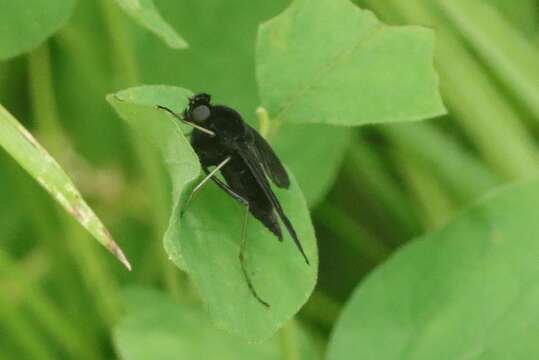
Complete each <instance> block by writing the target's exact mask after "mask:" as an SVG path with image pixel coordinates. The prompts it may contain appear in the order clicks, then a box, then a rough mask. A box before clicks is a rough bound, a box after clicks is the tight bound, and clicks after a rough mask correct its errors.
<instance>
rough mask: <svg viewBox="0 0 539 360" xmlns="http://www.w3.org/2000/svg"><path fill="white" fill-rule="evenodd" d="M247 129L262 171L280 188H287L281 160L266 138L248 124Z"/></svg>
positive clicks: (286, 176)
mask: <svg viewBox="0 0 539 360" xmlns="http://www.w3.org/2000/svg"><path fill="white" fill-rule="evenodd" d="M249 130H250V132H251V133H252V134H253V138H254V146H255V148H256V152H257V155H258V158H259V160H260V162H261V163H262V166H263V167H264V171H265V172H266V174H267V175H268V176H269V178H270V179H271V180H272V181H273V183H274V184H275V185H277V186H278V187H280V188H285V189H288V187H289V186H290V179H289V178H288V174H287V172H286V169H285V168H284V166H283V164H282V163H281V160H279V158H278V157H277V155H276V154H275V152H274V151H273V149H272V148H271V146H270V145H269V144H268V142H267V141H266V139H264V138H263V137H262V136H261V135H260V134H259V133H258V132H257V131H256V130H255V129H253V128H252V127H250V126H249Z"/></svg>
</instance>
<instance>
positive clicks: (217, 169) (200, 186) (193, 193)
mask: <svg viewBox="0 0 539 360" xmlns="http://www.w3.org/2000/svg"><path fill="white" fill-rule="evenodd" d="M229 161H230V156H229V157H227V158H226V159H224V160H223V161H222V162H221V163H220V164H219V165H217V166H216V167H215V169H213V170H212V171H211V172H209V173H208V172H207V170H206V169H204V171H206V173H207V174H208V175H206V177H205V178H204V179H202V181H201V182H200V183H199V184H198V185H197V186H195V188H194V189H193V191H191V193H190V194H189V197H188V198H187V200H186V201H185V204H183V208H182V210H181V211H180V218H181V217H183V214H184V213H185V210H187V206H188V205H189V203H190V202H191V200H193V198H194V197H195V195H196V194H197V193H198V192H199V191H200V189H202V187H203V186H204V184H206V183H207V182H208V180H210V179H212V178H213V176H214V175H215V173H217V172H218V171H219V170H221V168H222V167H223V166H225V165H226V164H227V163H228V162H229Z"/></svg>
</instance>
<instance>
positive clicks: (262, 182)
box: [158, 94, 309, 307]
mask: <svg viewBox="0 0 539 360" xmlns="http://www.w3.org/2000/svg"><path fill="white" fill-rule="evenodd" d="M158 108H160V109H163V110H166V111H167V112H169V113H170V114H172V115H173V116H175V117H176V118H177V119H179V120H181V121H183V122H184V123H187V124H189V125H190V126H192V127H193V128H194V129H193V132H192V133H191V145H192V146H193V149H194V150H195V152H196V153H197V155H198V157H199V159H200V163H201V165H202V169H203V170H204V172H205V173H206V177H205V178H204V179H203V180H202V181H201V182H200V183H199V184H198V185H197V186H196V187H195V188H194V189H193V191H192V192H191V194H190V195H189V197H188V198H187V201H186V202H185V204H184V208H183V211H185V209H186V207H187V205H188V204H189V202H190V201H191V199H192V198H193V196H194V195H195V194H196V193H197V192H198V191H199V190H200V189H201V188H202V186H203V185H204V184H205V183H206V182H208V180H210V179H211V180H213V181H214V182H215V183H216V184H217V185H218V186H219V187H220V188H221V189H222V190H223V191H225V192H226V193H227V194H228V195H230V196H231V197H232V198H234V199H236V200H237V201H238V202H239V203H241V204H242V205H243V206H245V209H246V211H245V216H244V220H243V226H242V234H241V243H240V253H239V259H240V263H241V269H242V272H243V275H244V277H245V280H246V282H247V285H248V287H249V289H250V291H251V293H252V294H253V296H254V297H255V298H256V299H257V300H258V301H259V302H260V303H262V304H263V305H265V306H267V307H269V304H268V303H267V302H265V301H264V300H262V298H260V296H259V295H258V293H257V292H256V290H255V288H254V286H253V284H252V282H251V279H250V278H249V275H248V273H247V270H246V269H245V263H244V254H243V252H244V249H245V240H246V239H245V235H246V234H245V230H246V225H247V218H248V213H251V214H252V215H253V216H254V217H255V218H256V219H258V220H259V221H260V222H261V223H262V224H264V226H265V227H266V228H268V229H269V230H270V231H271V232H272V233H273V234H275V236H276V237H277V238H278V239H279V240H280V241H282V239H283V235H282V232H281V227H280V225H279V222H278V218H279V219H281V221H282V222H283V224H284V226H285V228H286V230H287V232H288V233H289V234H290V236H291V237H292V239H293V240H294V243H295V244H296V246H297V248H298V250H299V251H300V252H301V255H302V256H303V258H304V259H305V262H306V263H307V264H309V260H308V259H307V256H306V255H305V252H304V251H303V247H302V246H301V243H300V242H299V239H298V237H297V235H296V231H295V230H294V227H293V226H292V223H291V222H290V220H288V217H287V216H286V214H285V213H284V210H283V208H282V207H281V204H280V203H279V200H278V199H277V197H276V196H275V194H274V193H273V191H272V190H271V186H270V183H269V180H268V177H269V178H270V179H271V180H272V181H273V183H274V184H275V185H277V186H278V187H281V188H288V187H289V186H290V180H289V178H288V174H287V173H286V170H285V168H284V167H283V165H282V164H281V161H280V160H279V158H278V157H277V156H276V155H275V153H274V152H273V150H272V148H271V147H270V145H269V144H268V143H267V142H266V140H264V138H263V137H262V136H261V135H260V134H259V133H258V132H257V131H256V130H255V129H253V128H252V127H251V126H249V125H248V124H247V123H245V121H243V119H242V117H241V115H240V114H239V113H238V112H236V111H235V110H233V109H231V108H229V107H227V106H222V105H212V104H211V103H210V95H208V94H197V95H195V96H193V97H192V98H190V99H189V106H188V108H187V109H186V110H185V111H184V113H183V114H182V116H180V115H178V114H176V113H174V112H173V111H172V110H170V109H168V108H166V107H163V106H158ZM211 167H213V169H212V170H211V171H210V168H211ZM218 172H220V173H221V175H222V176H223V178H224V181H223V180H221V179H220V178H218V177H217V173H218ZM183 211H182V214H183Z"/></svg>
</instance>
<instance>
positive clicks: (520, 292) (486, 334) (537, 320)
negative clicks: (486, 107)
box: [328, 180, 539, 360]
mask: <svg viewBox="0 0 539 360" xmlns="http://www.w3.org/2000/svg"><path fill="white" fill-rule="evenodd" d="M537 204H539V181H537V180H534V181H531V182H527V183H523V184H518V185H512V186H509V187H507V188H504V189H503V190H501V191H498V192H494V193H492V194H491V195H490V196H488V197H486V198H484V199H483V200H482V201H480V202H479V203H477V204H476V205H475V206H473V207H471V208H469V209H468V210H466V211H465V212H463V213H462V214H461V215H460V216H459V217H457V218H456V219H455V220H454V221H453V222H452V223H450V224H449V225H447V226H446V227H445V228H443V229H440V230H438V231H436V232H434V233H432V234H430V235H426V236H424V237H422V238H420V239H419V240H416V241H414V242H412V243H411V244H410V245H408V246H406V247H404V248H403V249H401V250H400V251H398V253H397V254H396V255H395V256H393V257H392V258H391V259H390V260H389V261H387V262H386V263H385V264H383V265H382V266H381V267H380V268H378V269H377V270H376V271H375V272H374V273H373V274H372V275H370V276H369V277H368V278H367V279H366V280H365V281H364V282H363V283H362V284H361V285H360V286H359V287H358V288H357V289H356V291H355V292H354V294H353V296H352V298H351V300H350V301H349V303H348V304H347V306H346V308H345V309H344V310H343V313H342V315H341V318H340V319H339V321H338V323H337V326H336V328H335V330H334V333H333V336H332V339H331V342H330V348H329V356H328V359H330V360H339V359H349V358H350V354H354V357H356V358H358V359H365V360H368V359H376V360H390V359H399V360H402V359H414V360H420V359H470V360H472V359H489V360H497V359H500V360H502V359H535V358H538V357H539V343H538V342H537V334H538V333H537V329H538V328H539V311H538V310H537V303H538V302H539V262H538V260H537V259H539V242H538V241H537V239H538V238H539V226H538V225H537V217H538V215H539V210H538V207H537Z"/></svg>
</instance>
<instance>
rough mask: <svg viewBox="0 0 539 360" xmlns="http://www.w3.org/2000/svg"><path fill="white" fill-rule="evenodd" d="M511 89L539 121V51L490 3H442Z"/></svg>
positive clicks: (455, 23)
mask: <svg viewBox="0 0 539 360" xmlns="http://www.w3.org/2000/svg"><path fill="white" fill-rule="evenodd" d="M437 3H438V4H439V5H440V7H441V8H442V9H443V10H444V11H445V12H446V14H447V15H448V16H449V17H450V19H451V20H452V21H453V23H454V25H455V26H456V27H457V28H458V29H459V30H460V31H461V32H462V33H463V34H464V35H465V37H466V39H467V40H468V41H469V42H470V43H471V45H472V46H473V47H474V48H475V49H476V50H477V51H478V52H479V54H481V56H482V57H483V58H484V60H485V63H487V64H489V65H490V66H491V67H492V68H493V69H494V71H496V73H497V74H498V75H499V76H500V78H501V79H502V80H503V81H504V82H505V83H506V84H507V86H508V87H509V88H510V89H511V90H513V91H514V92H515V94H516V95H517V96H518V98H519V99H522V101H524V103H525V104H526V105H527V106H528V107H529V109H530V110H532V111H533V113H534V115H535V118H536V120H539V71H538V70H537V69H538V64H539V50H538V49H537V47H536V46H534V44H532V43H531V42H530V41H528V40H527V39H526V38H524V37H523V36H522V35H521V34H520V33H519V32H518V31H517V30H516V29H515V28H514V27H512V26H511V24H509V23H508V22H507V21H506V20H505V19H504V18H503V17H502V16H501V15H500V14H499V13H498V12H497V11H496V9H494V8H493V7H492V6H491V5H490V4H488V2H487V1H467V0H464V1H462V0H454V1H438V2H437Z"/></svg>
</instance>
